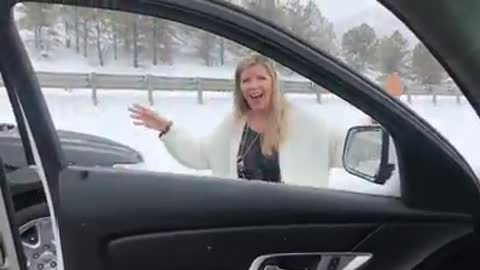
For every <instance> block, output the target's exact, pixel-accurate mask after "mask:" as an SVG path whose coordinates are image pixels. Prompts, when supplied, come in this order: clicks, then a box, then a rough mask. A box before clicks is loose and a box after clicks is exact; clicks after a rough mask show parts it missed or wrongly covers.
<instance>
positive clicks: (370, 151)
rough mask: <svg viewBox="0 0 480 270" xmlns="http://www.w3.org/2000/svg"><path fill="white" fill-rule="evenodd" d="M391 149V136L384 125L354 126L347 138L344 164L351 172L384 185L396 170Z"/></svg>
mask: <svg viewBox="0 0 480 270" xmlns="http://www.w3.org/2000/svg"><path fill="white" fill-rule="evenodd" d="M389 151H390V136H389V134H388V132H387V131H386V130H385V129H384V128H383V127H382V126H380V125H368V126H354V127H351V128H350V129H349V130H348V133H347V137H346V140H345V144H344V148H343V155H342V162H343V166H344V168H345V170H346V171H347V172H349V173H350V174H353V175H355V176H358V177H360V178H363V179H365V180H367V181H370V182H373V183H376V184H379V185H383V184H385V182H386V181H387V180H388V179H389V178H390V177H391V176H392V172H393V171H394V170H395V165H394V164H391V163H390V162H389V156H390V155H389Z"/></svg>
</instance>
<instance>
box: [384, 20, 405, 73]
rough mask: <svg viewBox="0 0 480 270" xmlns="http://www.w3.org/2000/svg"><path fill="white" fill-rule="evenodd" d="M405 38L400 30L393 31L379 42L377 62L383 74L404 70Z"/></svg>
mask: <svg viewBox="0 0 480 270" xmlns="http://www.w3.org/2000/svg"><path fill="white" fill-rule="evenodd" d="M407 54H408V50H407V40H406V39H405V38H404V37H403V36H402V34H401V33H400V31H398V30H397V31H394V32H393V33H392V35H390V36H389V37H384V38H383V39H382V40H381V41H380V44H379V51H378V57H379V64H380V70H381V71H382V73H383V74H385V75H387V74H391V73H393V72H400V73H402V72H404V71H405V64H406V56H407Z"/></svg>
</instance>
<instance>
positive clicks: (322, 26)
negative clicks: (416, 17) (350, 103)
mask: <svg viewBox="0 0 480 270" xmlns="http://www.w3.org/2000/svg"><path fill="white" fill-rule="evenodd" d="M227 2H231V3H233V4H236V5H239V6H241V7H243V8H245V9H247V10H249V11H250V12H252V13H254V14H256V15H258V16H260V17H262V18H264V19H267V20H269V21H272V22H274V23H275V24H276V25H278V26H280V27H282V28H284V29H288V30H289V31H291V32H292V33H294V34H295V35H296V36H298V37H300V38H302V39H304V40H306V41H308V42H310V43H311V44H313V45H314V46H316V47H317V48H320V49H322V50H323V51H325V52H327V53H329V54H330V55H332V56H334V57H336V58H337V59H339V60H341V61H342V62H344V63H346V64H347V65H348V66H350V67H351V68H353V69H355V70H356V71H358V72H360V73H361V74H363V75H364V76H366V77H368V78H369V79H370V80H371V81H373V82H374V83H376V84H378V85H379V86H381V87H382V88H384V89H385V91H387V92H388V93H390V94H391V95H394V96H396V97H398V99H399V100H401V101H402V102H404V103H405V104H406V105H407V106H409V107H410V108H412V109H413V110H414V111H415V112H416V113H418V114H419V115H420V116H421V117H423V118H424V119H426V120H427V121H428V122H429V123H430V124H431V125H432V126H433V127H435V128H436V129H437V130H439V131H440V133H442V134H443V135H444V136H445V137H446V138H447V139H448V140H449V141H450V142H451V143H452V144H453V145H454V146H455V147H456V148H457V149H458V150H459V151H460V153H461V154H462V155H464V157H465V158H466V159H467V161H468V162H469V163H470V164H471V166H472V167H473V169H474V170H475V171H477V174H478V173H480V156H478V154H477V153H478V150H477V148H476V147H472V146H474V145H477V143H476V137H477V136H476V134H478V132H479V131H480V123H479V121H478V117H477V116H476V113H475V111H474V110H473V108H472V107H471V105H470V104H469V103H468V102H467V101H466V99H465V97H464V95H463V93H461V92H460V91H459V89H458V87H457V85H456V84H455V82H453V80H452V79H451V78H450V77H449V75H448V74H447V72H446V71H445V69H444V68H443V67H442V66H441V65H439V63H438V62H437V61H436V59H435V58H434V57H432V55H431V53H430V52H429V51H428V49H426V47H425V46H424V44H423V43H422V42H420V41H419V39H418V38H417V37H416V36H415V34H414V33H413V32H412V31H411V30H410V29H409V28H408V27H407V26H406V25H405V24H404V23H403V22H402V21H400V20H399V19H398V18H397V17H396V16H395V15H393V14H392V13H391V12H390V11H389V10H387V9H386V8H385V7H383V6H382V5H381V4H380V3H378V2H377V1H374V0H360V1H354V2H352V1H350V0H305V1H301V0H262V1H257V0H231V1H227ZM467 128H468V130H469V132H465V130H466V129H467Z"/></svg>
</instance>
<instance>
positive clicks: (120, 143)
mask: <svg viewBox="0 0 480 270" xmlns="http://www.w3.org/2000/svg"><path fill="white" fill-rule="evenodd" d="M15 20H16V23H17V26H18V29H19V31H20V34H21V37H22V40H23V41H24V44H25V46H26V48H27V51H28V54H29V56H30V58H31V60H32V62H33V67H34V69H35V72H36V74H37V76H38V78H39V81H40V85H41V87H42V91H43V94H44V96H45V98H46V100H47V103H48V106H49V110H50V113H51V115H52V118H53V121H54V124H55V127H56V128H57V131H58V134H59V137H60V140H61V143H62V148H63V151H64V153H65V156H66V158H67V161H68V162H69V164H72V165H80V166H100V167H114V168H119V169H125V168H126V169H141V170H150V171H159V172H174V173H181V174H195V175H198V174H201V175H212V172H213V174H215V172H218V175H220V176H222V177H225V178H239V175H240V174H239V173H238V174H237V173H236V172H235V169H234V168H233V167H234V166H238V164H234V163H233V162H230V164H226V163H225V164H221V162H219V163H215V162H217V161H215V160H217V159H224V158H223V157H222V156H221V154H218V155H217V154H216V153H214V154H213V155H210V154H211V153H212V151H210V152H208V155H207V157H204V161H205V162H203V161H202V162H197V161H198V160H194V161H192V159H193V157H192V155H190V154H186V155H187V156H185V154H184V152H188V151H191V150H192V148H189V147H190V146H191V145H190V144H186V145H182V146H180V145H179V146H178V147H172V146H171V145H172V143H171V142H170V143H168V142H167V143H164V142H162V141H161V140H160V139H159V138H158V132H156V131H155V130H152V129H148V128H145V127H138V126H135V125H134V123H133V122H134V121H132V119H131V118H130V112H129V111H128V109H129V107H132V106H133V105H134V104H140V105H142V106H145V107H148V108H150V109H152V110H153V111H155V112H156V113H157V114H159V115H161V116H162V117H166V118H168V119H170V120H172V121H173V122H174V127H175V128H177V127H181V128H182V132H181V136H184V137H188V138H190V140H187V142H191V141H192V140H195V141H197V139H202V138H204V137H205V136H209V135H211V134H212V133H214V132H215V129H216V128H217V127H218V126H220V125H221V123H223V121H224V120H225V118H226V117H227V116H228V115H229V113H231V112H232V109H233V107H234V106H233V103H234V91H233V90H234V88H235V85H234V79H235V76H234V74H235V69H236V67H237V65H238V64H239V62H240V61H241V60H242V59H244V58H245V57H247V56H249V55H251V54H254V53H256V52H254V51H252V50H250V49H248V48H246V47H243V46H241V45H239V44H237V43H235V42H232V41H230V40H228V39H225V38H222V37H221V36H218V35H214V34H212V33H209V32H205V31H203V30H200V29H197V28H195V27H191V26H187V25H183V24H179V23H176V22H172V21H168V20H162V19H158V18H153V17H148V16H140V15H133V14H130V13H125V12H119V11H108V10H100V9H93V8H78V7H71V6H66V5H52V4H39V3H22V4H18V5H17V6H16V7H15ZM272 62H273V65H274V69H275V71H276V72H277V73H278V82H279V87H278V88H279V90H280V92H281V94H282V95H283V96H285V97H286V99H287V100H288V102H289V103H291V104H293V105H294V107H295V108H298V109H299V110H298V111H299V113H300V111H301V113H300V114H303V113H305V114H307V115H309V117H312V118H311V119H313V122H308V121H305V123H301V121H294V122H295V124H296V130H295V131H292V132H293V133H292V134H294V133H295V132H299V133H298V134H301V136H300V137H298V138H301V137H302V136H303V137H304V138H305V139H300V140H299V143H295V146H294V147H292V146H288V143H287V144H286V145H287V146H285V147H284V151H283V152H284V153H287V154H283V153H280V155H279V157H277V159H278V162H279V164H282V163H289V162H290V163H291V164H292V167H291V168H292V169H290V170H286V171H282V173H283V175H282V177H283V179H282V182H285V183H288V184H294V185H295V184H299V185H303V186H305V185H306V186H312V187H320V188H334V189H342V190H350V191H354V192H366V193H375V194H381V195H386V196H400V188H399V170H398V164H396V157H395V147H394V142H393V141H392V142H390V144H389V145H390V153H391V155H390V161H389V162H390V163H392V165H393V167H392V168H394V169H393V170H392V171H391V174H389V176H388V177H387V178H389V180H388V181H386V184H385V185H379V184H376V183H372V182H371V181H368V180H365V179H363V178H362V177H360V175H361V174H358V173H357V174H352V173H351V172H348V171H347V170H346V168H345V164H344V161H345V160H344V159H343V157H342V155H343V152H344V148H345V147H344V146H345V140H346V136H347V134H348V130H349V129H350V128H351V127H353V126H358V125H377V124H376V123H375V121H374V120H373V119H371V118H370V117H369V116H368V115H366V114H364V113H363V112H361V111H360V110H358V109H356V108H355V107H354V106H352V105H350V104H348V103H347V102H345V101H343V100H342V99H340V98H338V97H336V96H335V95H333V94H331V93H330V92H329V90H328V89H325V88H322V87H320V86H318V85H316V84H314V83H312V82H311V81H310V80H308V79H306V78H304V77H302V76H300V75H298V74H296V73H295V72H293V71H292V70H289V69H287V68H285V67H283V66H281V65H279V64H278V63H276V62H275V61H272ZM333 116H334V117H333ZM310 124H312V125H310ZM324 125H325V126H326V127H328V131H327V129H325V130H324V129H323V126H324ZM323 131H325V133H323ZM176 134H178V133H176ZM232 134H233V133H232ZM235 134H237V135H238V134H240V133H239V132H237V133H235ZM181 136H177V138H180V137H181ZM294 136H295V135H292V136H291V137H294ZM182 138H183V137H182ZM232 138H233V136H232ZM327 138H330V143H327ZM379 138H380V137H379ZM237 139H238V138H237ZM183 142H184V141H182V143H183ZM324 142H325V144H323V145H322V143H324ZM367 142H369V140H368V139H367ZM177 144H181V143H177ZM169 145H170V146H169ZM235 147H238V145H234V146H232V148H231V149H230V154H231V153H233V152H237V149H236V148H235ZM224 149H225V148H224ZM351 149H353V150H355V151H357V152H358V153H356V154H354V155H356V157H358V156H364V157H365V158H366V159H365V160H360V161H359V160H356V161H355V162H354V165H352V167H358V168H357V169H359V170H366V172H368V173H367V174H371V175H372V176H374V175H376V167H375V166H376V164H377V165H378V164H379V163H380V160H379V156H380V155H379V154H378V153H377V154H376V153H370V152H368V151H363V150H362V149H360V148H355V147H353V148H351ZM356 149H357V150H356ZM353 150H352V151H353ZM238 151H240V149H238ZM378 151H380V150H379V149H377V152H378ZM193 152H195V151H193ZM204 152H205V151H204ZM204 152H202V153H203V154H204ZM292 153H303V154H299V156H298V157H292V155H295V154H292ZM188 155H190V156H188ZM232 155H234V154H232ZM193 156H195V154H193ZM219 157H220V158H219ZM294 159H296V161H294ZM367 159H368V160H367ZM212 160H214V161H212ZM225 162H227V161H225ZM205 164H207V165H205ZM212 164H217V165H218V164H220V165H218V166H217V165H212ZM293 164H297V165H293ZM352 164H353V163H352ZM204 165H205V166H204ZM209 166H210V167H209ZM212 166H213V167H214V168H212ZM228 166H229V168H228V169H225V168H227V167H228ZM372 166H373V167H372ZM302 170H305V173H303V174H302V173H301V171H302ZM240 178H241V177H240ZM253 178H255V177H253Z"/></svg>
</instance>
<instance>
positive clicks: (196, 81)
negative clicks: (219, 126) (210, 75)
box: [195, 78, 203, 104]
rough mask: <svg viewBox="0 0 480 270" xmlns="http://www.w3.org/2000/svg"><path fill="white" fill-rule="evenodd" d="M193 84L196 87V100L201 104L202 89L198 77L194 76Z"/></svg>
mask: <svg viewBox="0 0 480 270" xmlns="http://www.w3.org/2000/svg"><path fill="white" fill-rule="evenodd" d="M195 85H196V87H197V102H198V104H203V89H202V86H201V83H200V79H199V78H195Z"/></svg>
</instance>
